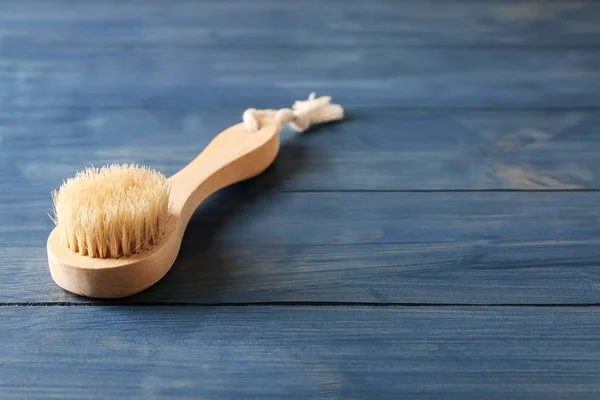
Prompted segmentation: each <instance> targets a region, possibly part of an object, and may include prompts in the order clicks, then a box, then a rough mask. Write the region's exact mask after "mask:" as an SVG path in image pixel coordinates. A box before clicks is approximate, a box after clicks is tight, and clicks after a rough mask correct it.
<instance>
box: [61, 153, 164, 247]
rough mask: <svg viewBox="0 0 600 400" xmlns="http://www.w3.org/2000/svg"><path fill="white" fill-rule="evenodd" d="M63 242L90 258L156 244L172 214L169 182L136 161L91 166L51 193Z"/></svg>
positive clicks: (158, 173)
mask: <svg viewBox="0 0 600 400" xmlns="http://www.w3.org/2000/svg"><path fill="white" fill-rule="evenodd" d="M52 199H53V202H54V217H53V218H52V219H53V221H54V222H55V224H56V226H57V229H58V230H59V234H60V237H61V239H62V242H63V244H64V245H65V246H66V247H68V248H70V249H71V250H72V251H74V252H76V253H79V254H81V255H85V256H89V257H92V258H119V257H129V256H131V255H133V254H136V253H141V252H143V251H146V250H148V249H149V248H151V247H152V246H154V245H155V244H156V243H157V242H158V241H159V240H160V238H161V236H162V235H163V234H164V231H165V225H166V222H167V219H168V218H169V211H170V209H169V185H168V180H167V178H166V177H165V176H164V175H163V174H161V173H160V172H157V171H154V170H152V169H150V168H148V167H143V166H142V167H140V166H137V165H119V164H112V165H108V166H105V167H102V168H100V169H99V168H91V167H90V168H87V169H85V170H83V171H81V172H79V173H77V175H76V176H74V177H73V178H70V179H68V180H66V181H65V182H64V183H63V184H62V186H61V187H60V189H59V190H58V191H55V192H53V193H52Z"/></svg>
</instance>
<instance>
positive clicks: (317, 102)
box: [242, 93, 344, 132]
mask: <svg viewBox="0 0 600 400" xmlns="http://www.w3.org/2000/svg"><path fill="white" fill-rule="evenodd" d="M330 102H331V97H330V96H323V97H319V98H316V95H315V93H311V94H310V96H308V99H307V100H302V101H300V100H299V101H296V102H294V105H293V106H292V108H291V109H290V108H282V109H280V110H256V109H254V108H249V109H247V110H246V111H244V114H243V115H242V118H243V121H244V126H245V128H246V130H247V131H248V132H257V131H258V130H259V129H260V124H259V122H258V117H260V116H265V115H267V116H270V117H272V118H274V119H275V121H277V123H278V124H280V125H284V124H286V123H289V124H290V126H291V127H292V128H293V129H294V130H296V131H297V132H303V131H305V130H307V129H308V128H309V127H310V126H311V125H312V124H318V123H323V122H329V121H336V120H340V119H342V118H344V109H343V108H342V106H340V105H339V104H331V103H330Z"/></svg>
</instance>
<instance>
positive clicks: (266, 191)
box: [127, 126, 323, 303]
mask: <svg viewBox="0 0 600 400" xmlns="http://www.w3.org/2000/svg"><path fill="white" fill-rule="evenodd" d="M322 129H323V128H322V127H321V126H316V127H313V128H311V129H310V130H308V131H306V132H304V133H302V134H300V135H298V136H301V135H305V134H312V133H315V132H316V131H318V130H322ZM286 133H288V134H287V135H283V137H282V141H281V147H280V150H279V154H278V156H277V158H276V159H275V161H274V163H273V164H272V165H271V166H270V167H269V168H268V169H267V170H266V171H265V172H263V173H262V174H261V175H259V176H257V177H254V178H252V179H249V180H246V181H243V182H240V183H237V184H235V185H233V186H230V187H228V188H225V189H223V190H221V191H219V192H217V193H215V194H214V195H212V196H211V197H209V198H208V199H207V200H206V201H205V202H204V203H203V204H201V205H200V206H199V207H198V209H197V210H196V212H195V213H194V215H193V216H192V218H191V220H190V222H189V224H188V226H187V229H186V232H185V235H184V238H183V242H182V245H181V249H180V252H179V254H178V257H177V260H176V261H175V263H174V265H173V267H172V268H171V270H170V271H169V272H168V273H167V275H165V277H164V278H163V279H161V281H159V282H158V283H157V284H155V285H154V286H152V287H151V288H149V289H147V290H145V291H144V292H142V293H140V294H138V295H135V296H131V297H129V298H128V299H127V302H128V303H129V302H131V303H139V302H189V301H193V302H197V303H222V302H231V301H232V297H231V295H228V292H230V291H235V284H236V283H235V281H238V282H239V280H240V278H242V279H243V276H240V271H242V275H243V268H244V265H242V262H243V263H244V264H246V266H247V264H248V261H244V260H243V259H242V258H241V257H240V255H239V254H240V253H239V251H238V252H237V253H236V254H237V255H233V254H232V253H234V252H232V251H231V247H230V246H231V244H233V245H235V244H236V242H235V239H232V238H231V235H233V234H235V229H236V226H239V224H240V223H244V221H243V215H244V210H247V209H248V208H250V207H253V206H256V204H257V203H258V202H260V201H261V199H263V198H266V197H268V196H269V195H270V194H272V193H273V192H276V191H277V190H278V189H280V188H281V186H282V183H284V182H289V181H291V180H292V179H294V177H295V176H296V175H298V174H299V173H301V172H302V170H303V167H304V166H305V165H306V162H308V159H309V158H310V154H308V153H310V149H308V148H307V147H305V146H302V145H301V143H300V141H301V140H302V138H301V137H295V136H296V135H293V136H292V137H290V134H289V131H288V132H286ZM236 272H238V274H237V277H235V278H234V276H233V275H236ZM257 279H259V277H257Z"/></svg>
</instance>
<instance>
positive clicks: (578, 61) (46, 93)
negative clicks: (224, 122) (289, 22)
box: [0, 42, 600, 109]
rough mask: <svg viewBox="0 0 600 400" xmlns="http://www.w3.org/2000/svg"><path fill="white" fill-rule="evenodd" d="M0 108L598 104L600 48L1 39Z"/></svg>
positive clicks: (599, 97) (537, 106)
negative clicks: (310, 101) (329, 102)
mask: <svg viewBox="0 0 600 400" xmlns="http://www.w3.org/2000/svg"><path fill="white" fill-rule="evenodd" d="M0 53H1V54H2V61H1V62H0V107H1V108H6V107H69V106H74V107H92V106H97V107H135V108H155V109H156V108H158V109H182V108H185V109H190V108H211V109H215V108H223V107H229V108H232V107H233V108H236V109H245V108H248V107H255V108H280V107H286V106H289V104H288V103H289V101H290V99H293V100H296V99H300V98H304V97H305V96H307V95H308V93H310V92H312V91H316V92H317V94H319V95H320V94H323V95H331V96H333V98H334V100H335V101H336V102H337V103H339V104H342V105H343V106H345V107H355V106H362V107H369V108H372V107H407V108H415V107H427V108H430V107H452V108H465V107H467V108H469V107H470V108H511V107H512V108H514V107H529V108H548V107H550V108H560V107H568V108H571V109H572V108H575V107H584V108H598V107H600V96H598V93H600V71H599V70H598V68H597V66H598V65H600V52H598V51H597V50H596V49H569V48H566V49H517V50H515V49H428V48H393V49H392V48H384V49H377V48H331V49H323V48H303V49H296V48H287V47H281V48H235V49H231V48H220V47H210V48H204V49H202V50H197V49H194V48H190V47H185V46H183V47H181V46H172V45H164V46H151V47H135V46H134V47H110V46H102V45H88V46H76V45H64V46H59V45H56V46H46V45H43V44H41V45H36V44H18V45H17V44H11V43H10V42H9V43H0Z"/></svg>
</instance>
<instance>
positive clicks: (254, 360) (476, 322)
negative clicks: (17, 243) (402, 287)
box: [0, 307, 600, 400]
mask: <svg viewBox="0 0 600 400" xmlns="http://www.w3.org/2000/svg"><path fill="white" fill-rule="evenodd" d="M0 310H1V311H0V323H1V325H2V335H1V336H0V339H1V340H0V390H1V391H2V398H4V399H24V398H42V397H43V398H60V399H64V398H86V399H123V398H128V399H149V398H161V399H167V398H168V399H171V398H178V399H182V398H186V399H187V398H189V399H197V398H203V399H204V398H219V399H222V398H223V399H224V398H226V399H229V398H232V399H233V398H235V399H246V398H247V399H251V398H252V399H255V398H261V399H281V398H290V399H306V398H322V399H367V398H377V399H397V398H411V399H431V398H440V397H443V398H444V399H483V398H485V399H502V400H504V399H565V398H568V399H590V398H595V397H596V396H597V394H598V392H599V391H600V382H599V381H598V374H600V361H599V360H600V346H599V345H598V343H599V341H600V333H599V330H598V329H597V327H598V323H599V322H600V314H599V312H598V308H597V307H593V308H558V309H553V308H545V309H539V308H394V307H387V308H372V307H365V308H363V307H356V308H347V307H332V308H330V307H283V308H282V307H233V308H228V307H216V308H204V307H187V308H185V307H184V308H181V307H166V308H165V307H141V308H132V307H116V308H110V307H101V308H98V307H50V308H48V307H26V308H15V307H2V308H1V309H0Z"/></svg>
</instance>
